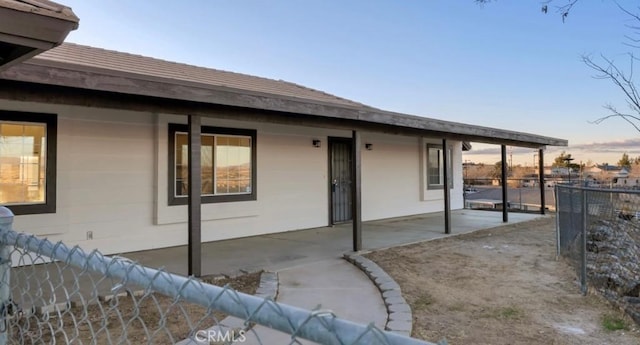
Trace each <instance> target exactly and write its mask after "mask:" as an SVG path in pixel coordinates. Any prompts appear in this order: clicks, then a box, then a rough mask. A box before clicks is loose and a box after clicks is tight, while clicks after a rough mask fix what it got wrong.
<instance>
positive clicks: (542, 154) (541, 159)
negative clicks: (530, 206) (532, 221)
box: [538, 149, 547, 214]
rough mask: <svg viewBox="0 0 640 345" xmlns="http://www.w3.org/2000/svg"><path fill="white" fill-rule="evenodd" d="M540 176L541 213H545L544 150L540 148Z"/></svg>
mask: <svg viewBox="0 0 640 345" xmlns="http://www.w3.org/2000/svg"><path fill="white" fill-rule="evenodd" d="M538 174H539V175H538V176H539V177H540V181H539V182H540V214H545V212H546V208H547V206H546V205H545V185H544V150H543V149H540V150H538Z"/></svg>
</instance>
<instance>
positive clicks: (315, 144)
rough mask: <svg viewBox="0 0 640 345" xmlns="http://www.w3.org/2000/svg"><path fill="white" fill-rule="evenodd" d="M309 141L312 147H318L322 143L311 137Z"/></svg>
mask: <svg viewBox="0 0 640 345" xmlns="http://www.w3.org/2000/svg"><path fill="white" fill-rule="evenodd" d="M311 143H312V144H313V147H320V146H321V145H322V142H321V141H320V140H318V139H313V141H311Z"/></svg>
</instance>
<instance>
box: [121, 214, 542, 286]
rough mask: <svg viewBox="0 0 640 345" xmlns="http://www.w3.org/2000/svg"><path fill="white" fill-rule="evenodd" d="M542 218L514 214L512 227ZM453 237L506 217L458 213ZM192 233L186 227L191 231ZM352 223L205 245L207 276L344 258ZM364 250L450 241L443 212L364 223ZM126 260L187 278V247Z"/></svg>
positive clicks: (134, 255) (496, 223) (454, 216)
mask: <svg viewBox="0 0 640 345" xmlns="http://www.w3.org/2000/svg"><path fill="white" fill-rule="evenodd" d="M538 217H542V216H541V215H538V214H528V213H510V214H509V223H510V224H512V223H517V222H523V221H527V220H532V219H536V218H538ZM451 218H452V235H455V234H461V233H467V232H471V231H476V230H480V229H485V228H491V227H495V226H500V225H503V224H504V223H503V222H502V213H500V212H492V211H478V210H456V211H452V216H451ZM185 231H186V228H185ZM351 236H352V233H351V224H341V225H336V226H333V227H322V228H314V229H308V230H299V231H290V232H283V233H277V234H269V235H262V236H254V237H246V238H239V239H233V240H226V241H217V242H208V243H203V244H202V273H203V274H205V275H208V274H219V273H225V274H231V275H233V274H238V273H239V272H240V270H244V271H257V270H261V269H266V270H269V271H278V270H281V269H284V268H289V267H294V266H299V265H303V264H307V263H313V262H316V261H318V260H323V259H329V258H338V257H341V256H342V254H344V253H345V252H350V251H351V249H352V247H351V243H352V237H351ZM362 236H363V249H365V250H372V249H380V248H388V247H393V246H397V245H402V244H407V243H414V242H419V241H425V240H429V239H434V238H440V237H444V236H450V235H445V234H444V218H443V214H442V212H439V213H429V214H422V215H416V216H409V217H401V218H392V219H385V220H376V221H370V222H364V223H363V231H362ZM123 256H125V257H128V258H130V259H132V260H134V261H137V262H139V263H141V264H143V265H146V266H150V267H164V268H165V269H167V270H168V271H170V272H173V273H178V274H182V275H185V274H186V273H187V246H179V247H171V248H163V249H155V250H148V251H141V252H133V253H126V254H123Z"/></svg>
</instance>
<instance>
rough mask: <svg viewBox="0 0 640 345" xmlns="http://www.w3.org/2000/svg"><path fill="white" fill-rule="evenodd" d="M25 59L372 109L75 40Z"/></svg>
mask: <svg viewBox="0 0 640 345" xmlns="http://www.w3.org/2000/svg"><path fill="white" fill-rule="evenodd" d="M0 1H2V0H0ZM26 63H29V64H38V65H40V64H43V65H51V64H52V63H53V64H54V65H55V66H56V67H63V68H64V67H65V66H67V67H69V68H70V69H73V70H85V71H89V72H91V71H100V72H107V73H108V74H113V73H116V74H119V75H126V76H129V77H136V78H140V79H149V78H151V79H154V80H157V79H158V78H160V79H164V80H167V81H171V82H172V83H180V82H185V83H189V84H193V83H195V84H199V85H202V86H214V87H223V88H229V89H235V90H242V91H252V92H257V93H262V94H268V95H275V96H285V97H293V98H298V99H304V100H307V101H311V102H321V103H330V104H334V105H340V106H349V107H357V108H368V109H373V108H371V107H368V106H365V105H364V104H361V103H357V102H354V101H351V100H348V99H344V98H340V97H337V96H334V95H331V94H328V93H325V92H322V91H318V90H314V89H310V88H307V87H304V86H301V85H298V84H294V83H290V82H286V81H283V80H274V79H267V78H262V77H255V76H250V75H246V74H240V73H235V72H228V71H222V70H218V69H213V68H205V67H198V66H193V65H187V64H183V63H177V62H171V61H165V60H161V59H156V58H151V57H146V56H141V55H134V54H129V53H122V52H118V51H113V50H106V49H101V48H94V47H89V46H84V45H78V44H73V43H63V44H61V45H60V46H58V47H56V48H53V49H51V50H49V51H47V52H44V53H42V54H40V55H38V56H37V57H35V58H33V59H32V60H29V61H28V62H26Z"/></svg>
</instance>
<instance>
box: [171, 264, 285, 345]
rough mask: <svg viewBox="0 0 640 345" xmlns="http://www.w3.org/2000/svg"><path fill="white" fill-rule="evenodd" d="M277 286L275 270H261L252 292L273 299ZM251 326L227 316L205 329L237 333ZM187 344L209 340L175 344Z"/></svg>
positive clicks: (192, 340)
mask: <svg viewBox="0 0 640 345" xmlns="http://www.w3.org/2000/svg"><path fill="white" fill-rule="evenodd" d="M279 286H280V283H279V279H278V273H277V272H262V273H261V274H260V284H259V285H258V289H256V293H255V294H254V296H256V297H259V298H265V299H266V298H269V299H271V300H273V301H275V300H276V297H277V296H278V288H279ZM252 327H253V324H252V323H246V324H245V320H242V319H239V318H237V317H233V316H227V317H225V318H224V319H222V320H220V322H218V324H217V325H215V326H213V327H211V328H209V329H207V330H215V331H217V332H219V334H223V333H222V332H233V333H234V334H236V335H239V334H240V333H239V332H247V331H249V330H250V329H251V328H252ZM187 344H209V342H204V343H202V342H198V341H197V340H195V339H185V340H183V341H181V342H178V343H177V344H176V345H187Z"/></svg>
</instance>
